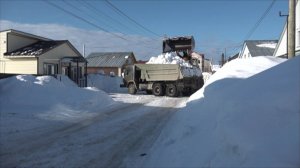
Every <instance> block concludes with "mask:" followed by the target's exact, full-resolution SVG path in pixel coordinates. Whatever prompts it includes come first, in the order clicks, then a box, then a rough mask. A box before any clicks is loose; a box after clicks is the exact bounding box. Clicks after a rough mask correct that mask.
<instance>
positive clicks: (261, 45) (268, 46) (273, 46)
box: [256, 43, 277, 49]
mask: <svg viewBox="0 0 300 168" xmlns="http://www.w3.org/2000/svg"><path fill="white" fill-rule="evenodd" d="M276 45H277V43H264V44H258V45H256V46H257V47H263V48H273V49H275V48H276Z"/></svg>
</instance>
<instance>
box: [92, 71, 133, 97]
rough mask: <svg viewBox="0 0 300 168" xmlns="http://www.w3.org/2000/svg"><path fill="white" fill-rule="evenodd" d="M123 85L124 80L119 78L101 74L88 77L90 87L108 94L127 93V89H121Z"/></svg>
mask: <svg viewBox="0 0 300 168" xmlns="http://www.w3.org/2000/svg"><path fill="white" fill-rule="evenodd" d="M122 83H123V79H122V78H121V77H118V76H115V77H111V76H107V75H101V74H89V75H88V86H90V87H96V88H98V89H100V90H103V91H105V92H107V93H127V88H121V87H120V84H122Z"/></svg>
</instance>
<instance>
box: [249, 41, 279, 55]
mask: <svg viewBox="0 0 300 168" xmlns="http://www.w3.org/2000/svg"><path fill="white" fill-rule="evenodd" d="M245 43H246V46H247V47H248V49H249V52H250V54H251V56H252V57H256V56H273V53H274V51H275V47H274V48H272V47H264V46H263V45H268V44H277V43H278V40H246V41H245ZM259 45H262V46H259Z"/></svg>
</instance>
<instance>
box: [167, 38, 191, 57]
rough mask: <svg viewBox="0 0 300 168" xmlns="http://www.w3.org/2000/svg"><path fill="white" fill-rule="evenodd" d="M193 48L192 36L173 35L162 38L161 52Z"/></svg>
mask: <svg viewBox="0 0 300 168" xmlns="http://www.w3.org/2000/svg"><path fill="white" fill-rule="evenodd" d="M194 48H195V41H194V37H193V36H184V37H173V38H166V39H164V40H163V53H166V52H174V51H187V50H189V51H192V50H194Z"/></svg>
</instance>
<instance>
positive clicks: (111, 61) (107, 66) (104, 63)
mask: <svg viewBox="0 0 300 168" xmlns="http://www.w3.org/2000/svg"><path fill="white" fill-rule="evenodd" d="M86 59H87V61H88V64H87V73H88V74H93V73H101V74H106V75H117V76H121V74H122V69H123V68H124V67H125V66H126V65H132V64H134V63H136V58H135V56H134V54H133V52H95V53H91V54H90V55H88V56H87V57H86Z"/></svg>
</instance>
